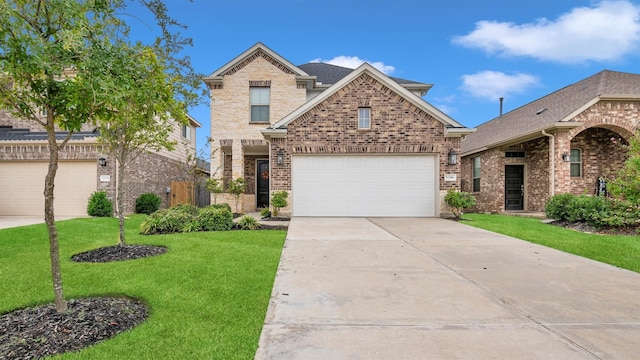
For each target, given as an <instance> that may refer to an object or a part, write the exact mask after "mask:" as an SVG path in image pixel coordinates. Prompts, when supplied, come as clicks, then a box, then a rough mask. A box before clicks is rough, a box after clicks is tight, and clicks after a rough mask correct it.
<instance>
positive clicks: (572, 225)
mask: <svg viewBox="0 0 640 360" xmlns="http://www.w3.org/2000/svg"><path fill="white" fill-rule="evenodd" d="M549 224H551V225H555V226H561V227H564V228H567V229H572V230H576V231H580V232H583V233H590V234H601V235H640V224H638V225H636V226H626V227H605V228H595V227H593V226H591V225H589V224H587V223H584V222H570V221H551V222H549Z"/></svg>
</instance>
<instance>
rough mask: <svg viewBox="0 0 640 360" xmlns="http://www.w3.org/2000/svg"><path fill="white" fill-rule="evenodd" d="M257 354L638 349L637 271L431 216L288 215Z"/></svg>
mask: <svg viewBox="0 0 640 360" xmlns="http://www.w3.org/2000/svg"><path fill="white" fill-rule="evenodd" d="M259 345H260V347H259V349H258V352H257V354H256V359H279V360H281V359H305V360H309V359H332V360H336V359H563V360H568V359H637V358H638V357H639V356H640V274H638V273H635V272H631V271H627V270H622V269H619V268H615V267H612V266H609V265H605V264H602V263H599V262H596V261H592V260H588V259H585V258H582V257H578V256H574V255H571V254H567V253H564V252H560V251H557V250H553V249H550V248H546V247H543V246H539V245H535V244H531V243H528V242H525V241H521V240H517V239H514V238H510V237H507V236H503V235H499V234H495V233H492V232H489V231H484V230H480V229H477V228H473V227H470V226H466V225H462V224H459V223H456V222H453V221H450V220H444V219H434V218H411V219H405V218H402V219H399V218H375V219H364V218H293V219H292V221H291V223H290V225H289V232H288V235H287V240H286V243H285V247H284V250H283V253H282V258H281V260H280V265H279V268H278V272H277V275H276V280H275V284H274V288H273V294H272V298H271V302H270V304H269V309H268V311H267V316H266V321H265V324H264V328H263V330H262V335H261V337H260V344H259Z"/></svg>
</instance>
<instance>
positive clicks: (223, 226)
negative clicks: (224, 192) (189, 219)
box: [198, 206, 233, 231]
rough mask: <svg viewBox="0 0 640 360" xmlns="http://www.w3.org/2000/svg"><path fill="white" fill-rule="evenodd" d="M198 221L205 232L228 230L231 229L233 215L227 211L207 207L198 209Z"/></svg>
mask: <svg viewBox="0 0 640 360" xmlns="http://www.w3.org/2000/svg"><path fill="white" fill-rule="evenodd" d="M198 221H199V223H200V226H201V228H202V229H203V230H206V231H224V230H230V229H231V228H232V227H233V214H232V213H231V211H229V210H227V209H220V208H216V207H213V206H207V207H206V208H202V209H200V212H199V213H198Z"/></svg>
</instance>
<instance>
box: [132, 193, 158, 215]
mask: <svg viewBox="0 0 640 360" xmlns="http://www.w3.org/2000/svg"><path fill="white" fill-rule="evenodd" d="M161 202H162V199H160V196H158V195H156V194H154V193H144V194H141V195H140V196H138V198H137V199H136V213H138V214H147V215H149V214H153V213H154V212H156V211H158V209H160V203H161Z"/></svg>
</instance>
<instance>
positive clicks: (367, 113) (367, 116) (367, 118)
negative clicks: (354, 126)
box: [358, 107, 371, 130]
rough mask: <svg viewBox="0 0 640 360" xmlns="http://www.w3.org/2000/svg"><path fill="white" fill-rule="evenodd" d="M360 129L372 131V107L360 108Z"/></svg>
mask: <svg viewBox="0 0 640 360" xmlns="http://www.w3.org/2000/svg"><path fill="white" fill-rule="evenodd" d="M358 129H359V130H369V129H371V108H370V107H359V108H358Z"/></svg>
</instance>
